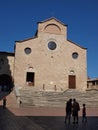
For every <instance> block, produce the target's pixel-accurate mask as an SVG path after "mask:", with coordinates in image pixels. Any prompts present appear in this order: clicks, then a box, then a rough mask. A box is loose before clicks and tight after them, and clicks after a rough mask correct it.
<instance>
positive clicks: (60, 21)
mask: <svg viewBox="0 0 98 130" xmlns="http://www.w3.org/2000/svg"><path fill="white" fill-rule="evenodd" d="M52 19H54V20H55V21H57V22H59V23H60V24H62V25H63V26H68V25H65V24H64V23H62V22H61V21H59V20H58V19H56V18H55V17H51V18H49V19H46V20H44V21H42V22H38V23H44V22H47V21H50V20H52Z"/></svg>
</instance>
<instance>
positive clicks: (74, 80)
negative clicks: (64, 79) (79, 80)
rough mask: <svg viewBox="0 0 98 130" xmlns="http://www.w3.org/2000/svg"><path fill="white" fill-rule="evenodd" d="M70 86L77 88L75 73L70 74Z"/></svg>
mask: <svg viewBox="0 0 98 130" xmlns="http://www.w3.org/2000/svg"><path fill="white" fill-rule="evenodd" d="M69 88H70V89H75V88H76V76H75V75H69Z"/></svg>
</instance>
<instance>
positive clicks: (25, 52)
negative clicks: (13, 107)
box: [0, 18, 87, 91]
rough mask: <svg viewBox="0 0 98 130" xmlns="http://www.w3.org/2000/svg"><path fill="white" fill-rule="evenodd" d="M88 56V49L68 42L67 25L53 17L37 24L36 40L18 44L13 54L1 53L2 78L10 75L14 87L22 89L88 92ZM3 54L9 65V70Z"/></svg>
mask: <svg viewBox="0 0 98 130" xmlns="http://www.w3.org/2000/svg"><path fill="white" fill-rule="evenodd" d="M86 53H87V49H86V48H84V47H81V46H80V45H78V44H76V43H74V42H72V41H70V40H68V39H67V25H65V24H64V23H62V22H60V21H59V20H57V19H56V18H50V19H47V20H45V21H42V22H39V23H38V29H37V32H36V34H35V36H34V37H32V38H28V39H25V40H22V41H16V42H15V52H14V53H13V54H12V53H11V54H10V53H9V54H10V55H8V54H7V53H6V54H5V53H0V69H1V71H0V76H2V75H3V74H7V75H9V76H11V77H12V80H13V83H14V86H15V87H17V88H19V89H22V88H24V87H28V88H36V89H38V90H47V91H54V90H58V91H65V90H67V89H77V90H79V91H85V90H86V89H87V57H86ZM4 54H5V55H6V57H5V58H6V59H7V60H8V64H9V65H8V67H7V68H6V65H5V66H4V61H5V59H4V58H3V57H4V56H2V55H4ZM1 61H2V62H1ZM2 65H3V66H2ZM4 67H5V69H4ZM6 69H8V70H9V71H7V70H6Z"/></svg>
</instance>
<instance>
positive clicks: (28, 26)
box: [0, 0, 98, 78]
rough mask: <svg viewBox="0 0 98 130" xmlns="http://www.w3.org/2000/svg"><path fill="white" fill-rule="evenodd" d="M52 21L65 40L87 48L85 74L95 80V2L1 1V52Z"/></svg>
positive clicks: (97, 53)
mask: <svg viewBox="0 0 98 130" xmlns="http://www.w3.org/2000/svg"><path fill="white" fill-rule="evenodd" d="M50 17H55V18H57V19H58V20H59V21H61V22H63V23H64V24H67V25H68V39H69V40H71V41H73V42H75V43H77V44H79V45H81V46H83V47H86V48H87V73H88V76H89V77H91V78H98V0H0V51H4V52H14V44H15V41H16V40H24V39H26V38H31V37H33V36H34V34H35V32H36V30H37V22H40V21H43V20H46V19H48V18H50Z"/></svg>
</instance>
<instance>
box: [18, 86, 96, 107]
mask: <svg viewBox="0 0 98 130" xmlns="http://www.w3.org/2000/svg"><path fill="white" fill-rule="evenodd" d="M69 98H76V100H77V101H78V102H79V104H80V106H82V104H83V103H85V104H86V106H87V107H98V91H97V90H89V91H86V92H78V91H77V90H74V89H69V90H66V91H60V92H59V91H41V90H36V89H27V88H24V89H21V90H20V106H21V107H32V106H48V107H65V103H66V101H67V100H68V99H69Z"/></svg>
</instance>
